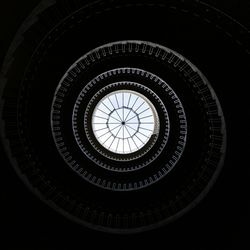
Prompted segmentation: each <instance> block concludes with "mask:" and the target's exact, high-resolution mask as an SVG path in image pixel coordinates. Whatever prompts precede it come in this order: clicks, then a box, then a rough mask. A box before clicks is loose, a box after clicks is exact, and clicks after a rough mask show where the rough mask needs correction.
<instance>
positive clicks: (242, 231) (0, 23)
mask: <svg viewBox="0 0 250 250" xmlns="http://www.w3.org/2000/svg"><path fill="white" fill-rule="evenodd" d="M38 2H39V1H38V0H32V1H31V0H24V1H20V0H8V1H4V0H1V2H0V64H1V63H2V61H3V58H4V55H5V53H6V50H7V48H8V46H9V44H10V42H11V40H12V39H13V37H14V35H15V33H16V31H17V29H18V27H19V26H20V24H21V23H22V21H23V20H24V19H25V17H26V16H27V15H28V13H29V12H30V11H31V10H32V9H33V8H34V7H35V6H36V4H37V3H38ZM204 2H208V3H211V4H212V5H213V6H215V7H217V8H218V9H220V10H223V11H224V12H225V13H227V14H228V15H230V16H232V17H233V18H234V19H236V20H238V21H239V22H241V23H242V24H243V25H245V26H246V27H248V28H249V27H250V18H249V13H250V1H248V0H205V1H204ZM243 139H244V138H243ZM240 146H241V145H239V148H240ZM0 150H1V151H0V169H1V174H0V199H1V201H0V212H1V213H0V215H1V220H0V229H1V233H0V249H78V248H79V249H84V248H95V247H102V248H106V247H107V248H111V249H112V248H118V249H125V248H143V247H149V244H152V247H153V248H156V249H158V248H166V249H190V250H206V249H209V250H210V249H220V250H223V249H248V247H247V246H249V242H248V238H249V208H250V206H249V191H248V190H249V184H248V183H249V170H248V167H249V161H248V162H245V165H244V166H240V167H239V168H238V167H237V166H233V165H232V164H231V165H230V164H227V165H226V166H225V167H224V169H223V171H222V173H221V175H220V177H219V179H218V181H217V183H216V184H215V186H214V188H213V189H212V190H211V192H210V193H209V194H208V196H207V197H206V198H205V199H204V200H203V201H202V203H201V204H199V205H198V206H197V207H196V208H195V209H193V210H192V211H191V212H190V213H188V214H187V215H185V216H184V217H183V218H181V219H180V220H178V221H177V222H175V223H173V224H170V225H169V226H167V227H165V228H161V229H159V230H156V231H153V232H148V233H143V234H138V235H134V236H115V235H109V234H104V233H98V232H93V231H90V230H87V229H83V228H82V227H81V226H79V225H76V224H73V223H72V222H70V221H68V220H67V219H65V218H64V217H62V216H61V215H59V214H57V213H56V212H55V211H54V210H52V209H50V208H49V207H47V206H46V205H44V204H43V203H42V202H41V201H39V200H38V199H37V198H36V197H35V196H34V195H33V194H31V193H30V191H28V189H27V188H26V187H25V186H24V184H23V183H22V182H21V181H20V180H19V178H18V177H17V175H16V174H15V172H14V170H13V169H12V167H11V166H10V164H9V163H8V160H7V159H6V158H5V155H4V153H3V150H2V147H1V148H0ZM235 153H239V154H240V149H239V152H235ZM245 159H247V157H245ZM241 163H242V162H241ZM235 168H236V169H235ZM245 244H247V245H245Z"/></svg>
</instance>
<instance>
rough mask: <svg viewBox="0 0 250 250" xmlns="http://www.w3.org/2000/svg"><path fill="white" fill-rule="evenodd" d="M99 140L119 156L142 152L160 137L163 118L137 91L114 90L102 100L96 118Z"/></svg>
mask: <svg viewBox="0 0 250 250" xmlns="http://www.w3.org/2000/svg"><path fill="white" fill-rule="evenodd" d="M92 129H93V131H94V135H95V137H96V139H97V141H98V142H99V143H100V144H101V145H102V146H103V147H105V148H106V149H108V150H110V151H111V152H113V153H116V154H131V153H133V152H136V151H138V150H140V149H141V148H142V147H144V146H145V145H146V144H147V143H148V141H149V140H150V138H151V136H152V135H153V134H158V130H159V118H158V114H157V112H156V110H155V108H154V106H153V104H152V103H151V102H150V101H149V100H148V99H147V98H146V97H145V96H143V95H141V94H139V93H138V92H135V91H128V90H120V91H114V92H112V93H110V94H108V95H107V96H105V97H103V98H102V100H100V101H99V103H98V104H97V106H96V107H95V110H94V112H93V116H92Z"/></svg>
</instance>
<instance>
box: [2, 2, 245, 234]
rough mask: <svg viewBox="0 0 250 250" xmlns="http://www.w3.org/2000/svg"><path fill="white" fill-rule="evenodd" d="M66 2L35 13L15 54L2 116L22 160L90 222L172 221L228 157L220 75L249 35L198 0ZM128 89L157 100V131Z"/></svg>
mask: <svg viewBox="0 0 250 250" xmlns="http://www.w3.org/2000/svg"><path fill="white" fill-rule="evenodd" d="M61 2H62V1H56V2H55V3H53V4H52V5H51V6H50V7H49V8H45V9H46V10H44V8H43V10H42V11H41V12H39V15H38V14H37V15H36V16H35V18H33V19H32V20H30V21H29V22H28V28H27V29H25V28H24V29H22V31H21V34H22V35H21V36H20V35H19V36H18V39H17V42H16V44H17V45H16V47H15V48H12V49H11V53H10V55H9V56H8V58H9V59H11V60H9V61H8V62H6V63H5V65H7V66H6V67H5V68H6V70H5V73H4V76H5V79H4V81H3V82H4V86H5V87H4V94H3V95H2V99H3V112H2V113H3V114H2V120H3V123H4V128H5V129H4V140H5V142H6V143H5V144H6V148H7V150H8V153H9V155H10V157H11V158H12V162H13V165H15V167H16V168H17V170H18V171H19V173H20V175H21V176H22V177H23V179H25V181H26V182H27V183H28V185H29V186H30V187H31V188H32V189H33V190H35V192H36V193H39V194H40V196H41V197H42V198H43V199H44V200H46V202H47V203H49V204H51V205H52V206H53V207H55V208H56V209H57V210H58V211H59V212H61V213H64V214H66V215H67V216H69V217H70V218H72V219H74V220H75V221H77V222H79V223H81V224H83V225H85V226H88V227H91V228H94V229H98V230H103V231H108V232H119V233H124V232H126V233H127V232H139V231H142V230H149V229H152V228H155V227H158V226H159V225H163V224H166V223H168V222H170V221H172V220H173V219H175V218H177V217H179V216H180V215H182V214H183V213H184V212H185V211H187V210H189V209H190V208H191V207H193V206H194V205H195V204H197V202H198V201H200V200H201V198H202V197H204V195H205V194H206V193H207V191H208V189H209V188H210V187H211V186H212V184H213V183H214V180H215V178H216V176H217V175H218V173H219V170H220V169H221V166H222V165H223V161H224V156H225V148H226V130H225V121H224V116H223V112H222V108H221V105H220V103H219V100H218V98H217V96H216V94H215V91H214V89H213V88H212V86H211V84H212V85H213V86H214V87H215V88H216V91H217V90H218V91H219V94H220V95H221V93H223V94H224V92H223V91H221V92H220V87H218V86H220V84H221V82H225V81H226V80H228V81H231V75H230V76H228V69H232V71H231V72H234V70H233V66H232V62H230V61H229V60H228V61H227V60H225V55H228V51H230V52H232V51H233V49H232V47H233V48H236V47H237V48H238V49H237V53H235V55H238V52H239V51H241V52H239V53H243V51H244V52H245V51H246V48H245V47H246V43H245V42H244V41H245V40H246V39H244V37H245V36H244V35H241V36H240V37H237V39H236V38H235V33H234V32H235V30H236V29H234V28H233V29H232V30H230V29H228V26H226V24H230V23H231V21H229V20H228V19H227V18H226V17H223V15H220V14H218V13H217V12H216V11H215V10H214V9H210V8H208V7H207V6H203V5H202V4H201V3H200V2H197V1H194V2H193V3H191V2H190V1H185V0H184V1H179V2H178V3H177V1H172V0H171V1H165V0H163V1H162V0H159V1H158V0H154V1H153V0H143V1H141V0H133V1H132V0H131V1H130V0H125V1H97V2H95V3H93V4H90V5H89V6H83V4H82V2H81V1H74V4H73V2H72V1H68V0H65V1H63V2H64V3H67V4H68V5H69V6H71V7H72V9H67V11H66V12H63V13H62V15H61V14H59V13H61V12H60V11H61V10H66V9H64V8H63V7H62V6H61V5H60V3H61ZM76 2H77V3H76ZM184 3H185V4H184ZM73 5H74V6H73ZM138 13H140V18H139V19H138ZM152 14H154V15H153V16H154V17H155V18H152V19H151V18H148V17H149V16H151V15H152ZM128 16H129V18H127V17H128ZM114 20H116V22H117V23H119V28H118V29H116V32H114V29H113V25H114ZM218 20H220V22H221V25H219V26H218V25H217V24H216V22H217V21H218ZM221 20H225V22H224V21H223V22H222V21H221ZM134 24H136V25H134ZM159 24H161V25H160V27H161V28H160V29H159V30H158V29H151V27H159ZM162 24H163V25H162ZM203 26H204V27H203ZM107 27H108V28H107ZM149 27H150V29H149ZM223 27H224V28H225V30H226V31H225V32H224V31H223ZM240 29H241V28H240ZM93 30H94V31H95V32H93ZM24 31H25V32H24ZM104 31H105V32H104ZM176 31H178V32H176ZM241 31H242V29H241ZM166 32H167V33H166ZM83 33H84V34H83ZM166 34H168V35H167V36H166ZM187 34H188V35H187ZM241 34H245V33H244V31H243V32H241ZM190 37H191V38H192V39H190ZM213 37H216V38H218V39H215V40H212V41H211V39H210V38H213ZM128 39H138V40H128ZM191 40H192V41H191ZM151 41H154V42H151ZM239 41H240V42H239ZM213 42H214V44H213ZM211 43H212V44H211ZM200 44H202V45H203V46H201V47H199V46H198V45H200ZM212 45H213V46H212ZM225 45H227V47H226V46H225ZM204 48H206V49H204ZM239 48H240V49H239ZM176 51H178V52H179V53H177V52H176ZM222 51H223V52H222ZM13 52H15V53H13ZM180 53H181V54H180ZM186 57H187V58H188V59H187V58H186ZM12 59H13V60H12ZM236 61H237V60H236ZM238 62H241V60H238ZM194 63H195V64H196V65H194ZM233 64H234V66H237V65H236V63H235V61H234V63H233ZM219 70H222V72H219ZM202 72H204V73H206V76H207V77H208V78H209V80H208V79H207V78H206V77H205V76H204V74H203V73H202ZM215 72H217V73H215ZM238 72H241V71H240V70H238ZM243 73H244V72H243ZM237 79H238V78H237V77H235V80H237ZM209 81H211V84H210V82H209ZM123 94H124V95H125V96H127V97H129V95H130V94H131V96H132V94H133V96H134V97H136V96H137V97H138V100H141V101H142V100H144V101H145V108H148V107H149V109H148V112H149V115H150V117H151V115H152V117H153V123H152V127H143V128H146V129H149V130H148V131H147V130H145V131H147V132H148V133H147V134H146V132H143V131H142V127H141V125H142V124H143V122H142V121H143V120H144V116H142V115H143V113H142V114H139V110H136V108H135V107H133V108H132V106H131V105H130V104H129V105H128V103H127V104H126V103H124V104H120V105H117V106H115V104H116V100H115V99H114V98H113V97H116V96H117V99H118V104H119V100H121V102H122V98H123V97H122V96H123ZM107 97H109V98H111V97H112V98H113V100H115V101H114V102H113V101H112V104H113V105H114V107H112V109H110V110H105V109H104V107H103V103H105V102H106V101H105V100H106V99H107ZM137 97H136V98H137ZM124 99H126V98H124ZM230 100H231V99H230ZM105 104H106V103H105ZM112 104H110V105H111V106H112ZM135 105H137V103H136V104H135ZM223 105H225V104H223ZM143 106H144V104H143V105H142V107H143ZM223 107H224V106H223ZM100 110H101V111H100ZM141 111H143V110H141ZM99 112H100V113H99ZM103 112H106V113H107V114H104V113H103ZM129 112H130V114H129V115H130V116H131V117H130V118H131V120H128V119H129V118H127V119H126V117H125V118H123V116H122V115H123V113H124V114H126V113H129ZM101 113H102V115H101ZM99 115H101V116H102V118H103V120H104V121H105V124H104V127H99V126H96V125H97V124H96V121H98V119H97V118H98V117H97V116H99ZM124 116H125V115H124ZM150 117H146V118H145V119H149V118H150ZM150 119H151V118H150ZM130 122H131V123H133V125H132V124H130ZM149 122H151V120H149ZM116 125H117V126H118V125H119V126H118V127H117V128H115V126H116ZM128 125H129V126H130V127H131V128H130V127H128ZM148 126H151V125H148ZM123 128H124V134H123ZM99 129H100V130H99ZM102 129H103V132H104V130H107V131H108V132H109V136H110V135H111V137H113V138H114V142H113V143H112V141H111V140H110V138H109V139H108V138H107V137H106V139H105V140H104V139H103V138H102V137H100V136H102V134H100V132H99V131H102ZM118 129H120V131H122V132H118V133H117V130H118ZM127 130H128V131H127ZM125 131H127V133H126V134H125ZM132 131H133V132H132ZM139 132H141V133H142V134H144V135H145V138H144V137H143V135H141V134H140V133H139ZM136 136H138V137H139V138H140V139H141V140H142V141H141V144H138V145H137V146H138V147H136V143H135V145H134V146H132V141H133V140H132V138H133V139H134V140H135V138H136ZM140 136H141V137H140ZM147 137H148V138H147ZM143 138H144V139H143ZM107 139H108V140H107ZM106 140H107V141H106ZM109 140H110V141H109ZM119 140H120V141H122V142H124V146H123V143H121V144H120V143H119V144H118V141H119ZM116 142H117V144H115V143H116ZM126 142H127V143H126ZM114 145H115V146H114ZM117 145H118V146H117ZM145 197H146V198H145Z"/></svg>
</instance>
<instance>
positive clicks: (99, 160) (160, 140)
mask: <svg viewBox="0 0 250 250" xmlns="http://www.w3.org/2000/svg"><path fill="white" fill-rule="evenodd" d="M107 46H109V45H107ZM93 53H95V52H93ZM130 78H131V79H133V78H134V79H135V80H136V82H134V81H117V82H115V83H111V84H107V83H108V82H114V81H115V80H116V79H130ZM137 80H138V81H139V82H143V83H144V85H142V84H138V83H137V82H138V81H137ZM146 83H148V84H150V83H151V84H154V85H155V86H157V84H158V86H161V85H162V87H163V89H165V88H166V90H165V91H169V92H171V93H170V94H169V101H170V103H172V105H174V107H175V109H174V110H173V111H174V112H175V116H176V118H177V119H178V123H180V125H179V127H177V128H175V129H176V130H177V131H178V133H179V137H177V138H173V140H174V143H175V144H176V147H177V150H176V151H174V152H172V150H169V152H168V154H170V155H168V157H170V158H169V161H171V163H170V164H171V167H168V169H169V170H170V169H172V168H173V167H174V166H175V164H176V163H177V162H178V159H179V158H180V155H181V154H182V152H183V150H184V147H185V141H186V132H187V126H186V117H185V112H184V109H183V106H182V104H181V102H180V100H179V98H178V97H177V96H176V94H175V92H174V91H173V90H172V89H171V88H170V87H169V85H167V84H166V83H164V82H163V80H162V79H160V78H159V77H157V76H156V75H153V74H152V73H150V72H146V71H144V70H141V69H136V68H118V69H115V70H111V71H108V72H104V73H102V74H101V75H99V76H97V77H96V78H94V79H92V81H90V82H89V83H88V84H87V85H86V86H85V87H84V88H83V89H82V91H81V93H80V94H79V96H78V98H77V100H76V103H75V105H74V111H73V131H74V136H75V139H76V141H77V144H78V146H79V147H80V149H81V150H82V152H83V153H84V154H85V155H86V156H87V157H88V158H89V159H90V160H92V161H94V163H95V164H97V165H98V166H101V167H103V168H105V169H108V170H112V171H117V172H128V171H132V170H133V171H134V170H139V169H142V168H144V167H146V166H148V165H149V164H151V163H152V162H153V161H155V160H159V159H158V157H159V156H161V157H163V154H161V153H162V152H163V150H164V148H165V147H166V145H167V142H168V139H169V131H170V121H169V115H168V112H167V110H166V107H165V105H164V104H163V102H162V100H161V99H160V98H159V96H157V95H156V94H155V92H153V91H152V90H150V89H149V88H148V87H146V86H145V85H146ZM163 83H164V84H163ZM101 86H104V87H101ZM100 87H101V88H100ZM125 88H126V89H127V91H128V92H131V91H132V92H131V93H133V92H137V93H140V94H139V95H140V96H144V98H147V100H148V102H149V105H150V106H151V109H152V110H154V116H155V118H154V120H155V121H156V122H155V125H156V127H155V132H157V133H154V134H152V136H151V137H150V138H149V140H148V142H147V145H145V146H144V147H142V148H141V149H139V150H137V151H136V152H132V153H129V154H115V153H112V152H111V151H110V150H106V149H105V147H100V145H101V144H100V143H99V142H98V140H97V139H96V136H95V134H94V131H93V129H92V120H93V119H92V117H93V113H94V110H95V108H96V106H97V105H98V103H99V102H100V100H102V99H103V98H105V97H106V96H107V95H108V96H109V95H110V93H112V92H114V91H121V90H124V89H125ZM92 89H93V90H94V89H98V91H97V92H95V91H93V92H94V93H95V94H94V96H93V97H92V96H91V94H89V93H91V90H92ZM117 89H118V90H117ZM88 96H89V97H88ZM146 96H147V97H146ZM88 98H89V99H88ZM56 99H57V97H55V101H56ZM59 99H60V100H62V101H63V99H62V98H59ZM87 100H89V102H88V104H87V105H86V103H87ZM114 100H115V102H116V99H114ZM142 103H143V102H142ZM152 103H154V105H152ZM170 103H169V105H170ZM110 105H111V104H110ZM111 106H112V105H111ZM114 108H115V106H114V107H113V109H114ZM156 109H158V112H156ZM142 111H143V110H142ZM56 113H57V115H56V116H55V117H56V119H54V116H52V126H53V124H54V122H56V124H57V122H58V120H60V119H61V116H60V113H62V111H61V107H59V108H56ZM157 113H158V115H156V114H157ZM83 114H84V115H83ZM116 115H117V117H118V118H119V116H118V114H116ZM129 115H130V114H129ZM100 117H101V116H100ZM102 117H103V116H102ZM141 117H142V118H143V117H144V116H143V114H142V116H141ZM118 118H117V120H118ZM83 119H84V130H83V122H82V121H83ZM103 119H104V118H103ZM103 119H100V120H99V122H102V120H103ZM145 119H148V118H145ZM143 120H144V119H143ZM145 122H146V121H145ZM160 123H161V124H162V129H159V124H160ZM147 125H149V124H147ZM57 127H58V128H62V127H61V125H59V126H58V125H57ZM143 127H145V126H144V124H143ZM159 135H160V136H159ZM86 138H87V139H88V141H89V142H90V144H91V146H88V144H87V143H86ZM107 138H108V137H107ZM59 145H60V142H59ZM93 147H94V148H95V150H96V152H98V153H99V155H97V156H95V155H94V154H93V150H92V149H93ZM58 149H59V152H60V147H58ZM175 152H177V153H176V154H178V157H175ZM144 154H147V158H144V159H142V156H143V155H144ZM70 155H71V153H70ZM102 156H104V158H103V157H102ZM107 158H109V159H112V162H110V161H107ZM165 160H166V159H165ZM119 161H123V167H121V165H120V164H119ZM66 162H67V160H66ZM125 162H126V163H125ZM116 166H117V167H116ZM169 166H170V165H169ZM154 172H155V171H154ZM167 173H168V171H164V174H160V175H159V178H156V177H157V174H156V175H155V177H154V180H153V179H152V178H150V180H151V181H150V182H144V183H143V182H142V181H139V182H137V183H136V182H135V183H130V184H129V183H128V184H125V183H120V185H118V186H119V188H118V190H123V189H124V188H125V189H129V190H133V189H138V188H139V189H140V188H143V187H144V186H145V185H151V184H152V183H154V182H156V181H158V180H159V179H161V178H162V176H163V175H165V174H167ZM100 183H103V182H100ZM104 183H105V182H104ZM120 187H122V188H120ZM105 188H107V187H105ZM112 188H114V186H113V185H112Z"/></svg>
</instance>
